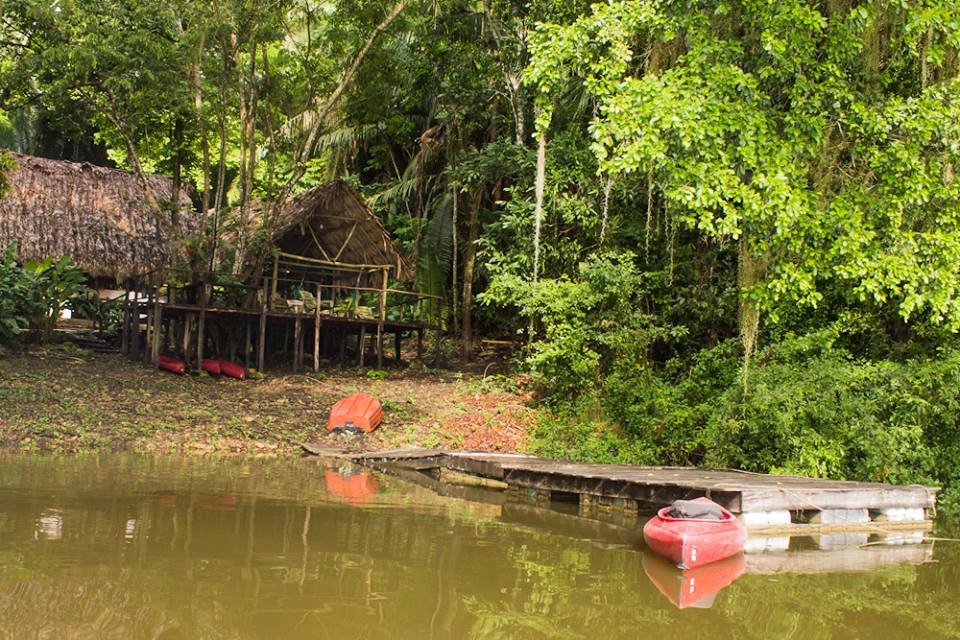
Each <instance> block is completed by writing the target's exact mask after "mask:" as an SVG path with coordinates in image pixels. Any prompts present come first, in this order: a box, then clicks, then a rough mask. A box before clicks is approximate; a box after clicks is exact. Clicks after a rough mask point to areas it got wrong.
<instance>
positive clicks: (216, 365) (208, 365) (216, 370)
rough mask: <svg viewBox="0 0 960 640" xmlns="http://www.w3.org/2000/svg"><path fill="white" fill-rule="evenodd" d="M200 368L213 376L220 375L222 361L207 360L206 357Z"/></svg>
mask: <svg viewBox="0 0 960 640" xmlns="http://www.w3.org/2000/svg"><path fill="white" fill-rule="evenodd" d="M194 364H196V361H194ZM200 368H201V369H203V370H204V371H206V372H207V373H209V374H210V375H212V376H218V375H220V362H219V361H217V360H207V359H206V358H204V359H203V362H201V363H200Z"/></svg>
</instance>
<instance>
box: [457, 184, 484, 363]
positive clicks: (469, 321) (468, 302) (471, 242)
mask: <svg viewBox="0 0 960 640" xmlns="http://www.w3.org/2000/svg"><path fill="white" fill-rule="evenodd" d="M482 200H483V191H482V190H479V189H478V190H477V192H476V193H475V194H474V196H473V197H472V198H471V202H470V222H469V227H468V230H467V244H466V245H465V246H464V253H463V324H462V326H461V328H462V331H463V361H464V362H469V361H470V358H471V355H472V354H473V278H474V265H475V263H476V259H477V239H478V238H479V237H480V202H481V201H482Z"/></svg>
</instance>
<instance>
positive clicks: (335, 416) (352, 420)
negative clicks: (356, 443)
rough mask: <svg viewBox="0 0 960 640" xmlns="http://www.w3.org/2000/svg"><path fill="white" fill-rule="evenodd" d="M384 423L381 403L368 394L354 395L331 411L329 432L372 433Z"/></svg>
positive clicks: (334, 406) (328, 424) (340, 402)
mask: <svg viewBox="0 0 960 640" xmlns="http://www.w3.org/2000/svg"><path fill="white" fill-rule="evenodd" d="M381 422H383V408H382V407H381V406H380V401H379V400H377V399H376V398H374V397H373V396H371V395H368V394H366V393H354V394H353V395H349V396H347V397H346V398H343V399H342V400H340V401H339V402H337V404H335V405H333V408H332V409H330V418H329V419H328V420H327V430H328V431H333V430H334V429H346V430H358V431H362V432H364V433H370V432H371V431H373V430H374V429H376V428H377V427H379V426H380V423H381Z"/></svg>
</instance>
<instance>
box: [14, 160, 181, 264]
mask: <svg viewBox="0 0 960 640" xmlns="http://www.w3.org/2000/svg"><path fill="white" fill-rule="evenodd" d="M12 155H13V157H14V158H15V159H16V161H17V164H18V168H17V169H15V170H14V171H12V172H11V173H10V175H9V178H10V183H11V191H10V193H9V194H8V195H7V196H6V197H4V198H0V247H5V246H6V245H7V244H8V243H9V242H11V241H13V240H16V241H18V244H19V249H18V252H17V257H18V259H20V260H41V259H44V258H48V257H54V258H59V257H61V256H64V255H69V256H70V258H71V259H72V260H73V262H74V263H75V264H76V265H77V266H79V267H80V268H82V269H83V270H84V271H86V272H87V273H88V274H89V275H91V276H93V277H112V278H114V279H115V280H118V281H119V280H121V279H123V278H124V277H128V276H132V275H135V274H138V273H143V272H144V271H148V270H151V269H155V268H160V267H164V266H169V265H170V264H171V260H172V251H173V249H172V244H173V243H172V240H174V238H172V237H171V235H176V234H182V233H184V232H187V231H195V230H196V228H197V214H195V213H193V209H192V205H191V202H190V198H189V196H188V195H187V193H186V192H185V191H183V190H181V191H180V194H179V198H178V203H179V206H178V209H179V211H180V212H181V214H180V227H181V228H180V229H179V230H178V231H177V232H176V233H171V231H170V230H169V225H164V224H162V223H161V220H160V219H159V218H158V216H157V215H155V214H154V211H153V210H152V209H151V208H150V206H149V204H148V203H147V200H146V197H145V194H144V191H143V189H142V187H141V186H140V183H139V182H138V181H137V178H136V176H134V175H133V174H131V173H127V172H126V171H120V170H117V169H108V168H106V167H98V166H94V165H91V164H87V163H75V162H66V161H64V160H49V159H47V158H36V157H33V156H26V155H22V154H17V153H14V154H12ZM148 183H149V185H150V188H151V190H152V191H153V192H154V194H155V195H156V198H157V199H158V200H159V201H160V202H161V203H166V202H169V201H170V199H171V193H172V189H173V185H172V181H171V180H170V179H169V178H164V177H161V176H149V177H148ZM165 227H167V228H165Z"/></svg>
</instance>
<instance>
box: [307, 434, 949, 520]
mask: <svg viewBox="0 0 960 640" xmlns="http://www.w3.org/2000/svg"><path fill="white" fill-rule="evenodd" d="M305 448H306V449H307V450H308V451H311V450H312V449H313V450H312V452H313V453H321V454H322V453H326V454H328V455H337V456H338V457H344V458H349V459H350V460H352V461H353V462H356V463H358V464H364V465H368V466H374V467H380V468H384V469H385V470H391V469H402V470H405V471H411V470H413V471H418V472H424V473H430V474H434V475H437V476H438V477H441V478H442V477H443V475H444V474H454V475H456V476H458V478H457V479H454V480H452V482H461V483H465V484H474V483H475V484H476V485H477V486H487V487H495V488H499V489H502V490H506V491H507V492H516V493H518V494H523V495H524V496H525V497H526V498H527V499H528V500H531V501H533V502H537V503H552V502H567V503H570V502H576V503H578V504H579V513H580V514H581V515H587V516H589V515H592V514H594V513H597V512H606V513H616V514H619V515H622V516H626V517H636V516H638V515H639V514H641V513H644V512H646V511H649V510H652V509H655V508H657V507H659V506H663V505H668V504H670V503H671V502H673V501H674V500H678V499H692V498H697V497H700V496H705V497H707V498H710V499H711V500H713V501H715V502H717V503H719V504H721V505H723V506H724V507H725V508H726V509H728V510H729V511H731V512H732V513H734V514H736V515H737V517H739V518H740V519H741V521H742V522H743V523H744V524H745V525H746V526H747V528H748V529H750V530H751V531H752V532H755V533H761V532H763V533H767V534H774V533H784V534H809V533H813V532H831V531H832V532H838V531H870V532H874V533H885V532H888V531H892V530H904V529H909V530H916V529H929V528H930V527H931V526H932V518H933V516H934V513H935V512H934V509H935V504H936V494H937V491H938V489H937V488H936V487H926V486H920V485H910V486H898V485H889V484H882V483H870V482H849V481H837V480H819V479H814V478H800V477H793V476H772V475H765V474H757V473H749V472H743V471H731V470H707V469H696V468H687V467H640V466H633V465H618V464H583V463H573V462H560V461H555V460H543V459H540V458H536V457H532V456H527V455H520V454H497V453H467V452H454V451H438V450H434V449H397V450H390V451H376V452H369V453H356V454H347V453H342V452H333V451H330V450H322V449H318V448H316V447H314V448H312V449H311V447H310V446H309V445H305Z"/></svg>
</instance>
